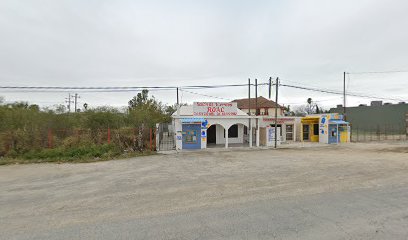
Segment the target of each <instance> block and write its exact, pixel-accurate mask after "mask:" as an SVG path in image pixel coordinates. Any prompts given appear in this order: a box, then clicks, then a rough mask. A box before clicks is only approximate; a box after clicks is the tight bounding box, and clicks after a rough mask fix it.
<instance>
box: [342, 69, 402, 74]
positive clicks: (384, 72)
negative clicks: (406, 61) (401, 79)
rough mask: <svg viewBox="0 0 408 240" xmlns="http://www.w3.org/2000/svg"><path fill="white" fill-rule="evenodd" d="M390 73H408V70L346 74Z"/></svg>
mask: <svg viewBox="0 0 408 240" xmlns="http://www.w3.org/2000/svg"><path fill="white" fill-rule="evenodd" d="M388 73H408V70H395V71H378V72H346V74H388Z"/></svg>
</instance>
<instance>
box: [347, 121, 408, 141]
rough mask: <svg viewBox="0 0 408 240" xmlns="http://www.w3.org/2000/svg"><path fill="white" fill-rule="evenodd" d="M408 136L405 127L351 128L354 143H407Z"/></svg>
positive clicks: (389, 125) (385, 125)
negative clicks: (388, 141)
mask: <svg viewBox="0 0 408 240" xmlns="http://www.w3.org/2000/svg"><path fill="white" fill-rule="evenodd" d="M407 134H408V133H407V126H405V125H391V124H388V125H387V124H384V125H377V126H370V127H368V126H351V141H352V142H368V141H387V140H390V141H406V140H408V136H407Z"/></svg>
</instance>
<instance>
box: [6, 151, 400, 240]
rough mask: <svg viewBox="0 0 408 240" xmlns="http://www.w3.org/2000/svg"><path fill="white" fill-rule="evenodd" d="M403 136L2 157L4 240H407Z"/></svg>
mask: <svg viewBox="0 0 408 240" xmlns="http://www.w3.org/2000/svg"><path fill="white" fill-rule="evenodd" d="M407 176H408V144H407V143H381V144H380V143H378V144H347V145H339V146H337V145H336V146H327V145H314V146H312V147H311V146H308V147H304V148H300V147H293V148H285V149H279V150H246V149H234V150H229V151H225V150H223V149H212V150H208V151H202V152H183V153H179V154H171V155H155V156H149V157H140V158H135V159H128V160H115V161H108V162H97V163H86V164H34V165H10V166H1V167H0V224H1V225H0V226H1V227H0V239H407V238H408V230H407V229H408V177H407Z"/></svg>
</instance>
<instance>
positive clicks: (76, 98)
mask: <svg viewBox="0 0 408 240" xmlns="http://www.w3.org/2000/svg"><path fill="white" fill-rule="evenodd" d="M78 98H80V96H78V93H75V112H77V105H78Z"/></svg>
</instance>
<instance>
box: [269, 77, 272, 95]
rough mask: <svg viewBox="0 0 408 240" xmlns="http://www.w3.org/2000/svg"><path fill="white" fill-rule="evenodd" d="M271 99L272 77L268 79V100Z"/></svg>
mask: <svg viewBox="0 0 408 240" xmlns="http://www.w3.org/2000/svg"><path fill="white" fill-rule="evenodd" d="M271 97H272V77H270V78H269V99H271Z"/></svg>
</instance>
